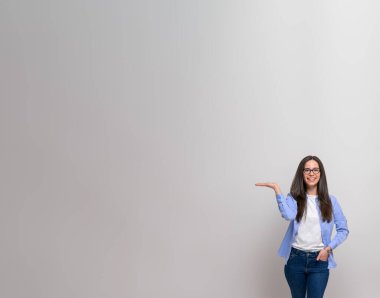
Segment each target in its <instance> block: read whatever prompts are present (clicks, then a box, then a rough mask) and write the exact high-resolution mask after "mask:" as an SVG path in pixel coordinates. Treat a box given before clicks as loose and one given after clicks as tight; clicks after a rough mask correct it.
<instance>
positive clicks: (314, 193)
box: [306, 187, 318, 196]
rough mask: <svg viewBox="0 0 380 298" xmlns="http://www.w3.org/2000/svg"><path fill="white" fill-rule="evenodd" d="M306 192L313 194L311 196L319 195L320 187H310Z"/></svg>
mask: <svg viewBox="0 0 380 298" xmlns="http://www.w3.org/2000/svg"><path fill="white" fill-rule="evenodd" d="M306 192H307V194H308V195H311V196H316V195H318V189H317V187H313V188H308V189H307V190H306Z"/></svg>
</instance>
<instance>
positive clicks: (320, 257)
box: [317, 249, 329, 262]
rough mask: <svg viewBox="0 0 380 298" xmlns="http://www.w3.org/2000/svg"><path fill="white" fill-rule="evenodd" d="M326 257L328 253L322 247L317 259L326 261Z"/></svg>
mask: <svg viewBox="0 0 380 298" xmlns="http://www.w3.org/2000/svg"><path fill="white" fill-rule="evenodd" d="M328 258H329V253H328V252H327V250H326V249H322V250H321V251H320V252H319V254H318V257H317V261H319V260H321V261H325V262H326V261H327V260H328Z"/></svg>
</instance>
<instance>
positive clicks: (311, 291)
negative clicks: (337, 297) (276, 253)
mask: <svg viewBox="0 0 380 298" xmlns="http://www.w3.org/2000/svg"><path fill="white" fill-rule="evenodd" d="M318 254H319V251H317V252H306V251H302V250H299V249H295V248H294V247H292V250H291V252H290V256H289V259H288V262H287V263H286V265H285V268H284V271H285V277H286V280H287V282H288V284H289V287H290V291H291V292H292V298H305V297H306V296H305V295H306V293H307V297H308V298H322V297H323V293H324V292H325V289H326V286H327V281H328V279H329V273H330V271H329V269H328V268H327V266H328V261H321V260H320V261H317V256H318Z"/></svg>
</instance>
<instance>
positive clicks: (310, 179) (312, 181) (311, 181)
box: [303, 160, 321, 187]
mask: <svg viewBox="0 0 380 298" xmlns="http://www.w3.org/2000/svg"><path fill="white" fill-rule="evenodd" d="M305 169H310V170H311V171H309V173H305ZM313 169H314V171H315V172H317V170H316V169H318V170H319V165H318V163H317V162H316V161H315V160H309V161H308V162H306V163H305V166H304V172H303V180H304V181H305V183H306V185H307V186H308V187H314V186H316V185H317V184H318V181H319V178H320V177H321V173H320V172H319V171H318V173H314V172H313V171H312V170H313Z"/></svg>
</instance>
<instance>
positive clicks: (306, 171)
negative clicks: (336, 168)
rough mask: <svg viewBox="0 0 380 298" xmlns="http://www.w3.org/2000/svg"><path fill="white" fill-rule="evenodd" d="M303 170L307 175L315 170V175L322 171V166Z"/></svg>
mask: <svg viewBox="0 0 380 298" xmlns="http://www.w3.org/2000/svg"><path fill="white" fill-rule="evenodd" d="M303 172H304V173H305V174H307V175H310V174H311V172H313V173H314V174H315V175H317V174H319V173H320V172H321V170H320V168H313V169H309V168H305V169H303Z"/></svg>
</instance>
